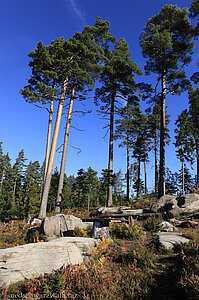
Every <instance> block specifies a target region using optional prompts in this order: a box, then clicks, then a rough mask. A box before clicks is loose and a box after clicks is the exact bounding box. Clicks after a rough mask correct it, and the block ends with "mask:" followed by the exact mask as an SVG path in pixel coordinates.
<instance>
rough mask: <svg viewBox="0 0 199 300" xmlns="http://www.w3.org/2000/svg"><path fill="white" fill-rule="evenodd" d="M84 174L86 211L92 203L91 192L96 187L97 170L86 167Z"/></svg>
mask: <svg viewBox="0 0 199 300" xmlns="http://www.w3.org/2000/svg"><path fill="white" fill-rule="evenodd" d="M85 176H86V184H87V186H88V188H87V190H88V211H89V209H90V206H91V204H92V202H91V193H92V192H94V191H95V189H96V188H97V187H98V178H97V172H96V171H94V170H93V169H92V168H91V167H89V168H88V169H87V171H86V172H85Z"/></svg>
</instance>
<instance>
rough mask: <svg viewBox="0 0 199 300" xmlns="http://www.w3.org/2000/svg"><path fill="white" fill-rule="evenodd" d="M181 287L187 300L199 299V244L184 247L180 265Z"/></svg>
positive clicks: (192, 243) (193, 243)
mask: <svg viewBox="0 0 199 300" xmlns="http://www.w3.org/2000/svg"><path fill="white" fill-rule="evenodd" d="M178 271H179V277H180V279H179V286H180V288H181V289H182V290H183V293H184V294H185V295H186V296H187V299H198V298H199V243H198V242H191V243H189V244H187V245H184V246H182V248H181V255H180V262H179V264H178Z"/></svg>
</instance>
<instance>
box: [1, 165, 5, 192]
mask: <svg viewBox="0 0 199 300" xmlns="http://www.w3.org/2000/svg"><path fill="white" fill-rule="evenodd" d="M4 173H5V168H3V171H2V175H1V185H0V192H1V189H2V186H3V177H4Z"/></svg>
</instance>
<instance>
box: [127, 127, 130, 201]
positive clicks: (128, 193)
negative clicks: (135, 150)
mask: <svg viewBox="0 0 199 300" xmlns="http://www.w3.org/2000/svg"><path fill="white" fill-rule="evenodd" d="M126 151H127V170H126V181H127V185H126V186H127V191H126V195H127V199H126V200H127V201H128V202H129V199H130V187H129V135H128V132H127V144H126Z"/></svg>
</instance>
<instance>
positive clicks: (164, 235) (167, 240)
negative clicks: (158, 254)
mask: <svg viewBox="0 0 199 300" xmlns="http://www.w3.org/2000/svg"><path fill="white" fill-rule="evenodd" d="M157 235H158V237H159V243H160V245H161V246H163V247H164V248H166V249H171V248H173V247H174V246H176V245H180V244H185V243H188V242H190V239H187V238H185V237H184V236H182V233H180V232H159V233H157Z"/></svg>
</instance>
